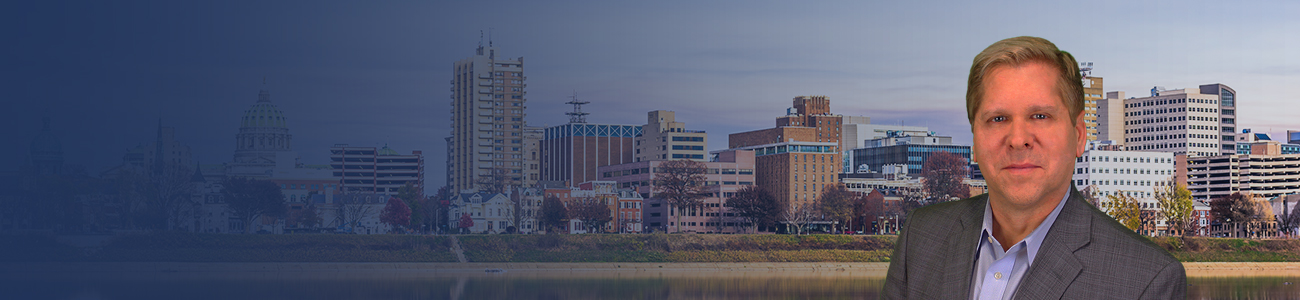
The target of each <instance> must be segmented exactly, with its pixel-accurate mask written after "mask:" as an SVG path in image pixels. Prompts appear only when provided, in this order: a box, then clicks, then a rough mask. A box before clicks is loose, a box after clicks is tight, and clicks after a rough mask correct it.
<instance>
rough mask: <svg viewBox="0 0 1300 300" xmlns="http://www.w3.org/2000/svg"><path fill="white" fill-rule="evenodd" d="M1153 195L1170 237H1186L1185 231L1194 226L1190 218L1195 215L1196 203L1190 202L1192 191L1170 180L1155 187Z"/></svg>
mask: <svg viewBox="0 0 1300 300" xmlns="http://www.w3.org/2000/svg"><path fill="white" fill-rule="evenodd" d="M1154 194H1155V198H1156V207H1158V208H1159V209H1160V218H1163V219H1164V220H1165V228H1167V229H1168V231H1169V232H1170V234H1171V235H1173V234H1177V235H1178V236H1187V231H1188V230H1190V229H1191V226H1192V225H1193V224H1195V223H1194V222H1193V221H1192V217H1193V214H1194V213H1196V208H1195V205H1196V203H1195V202H1193V201H1192V191H1189V190H1187V186H1184V185H1182V184H1178V183H1177V182H1175V181H1174V180H1172V179H1170V180H1169V181H1166V182H1165V184H1164V185H1163V186H1159V187H1156V188H1155V193H1154Z"/></svg>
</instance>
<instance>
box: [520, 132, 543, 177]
mask: <svg viewBox="0 0 1300 300" xmlns="http://www.w3.org/2000/svg"><path fill="white" fill-rule="evenodd" d="M545 131H546V128H543V127H537V126H524V154H523V155H524V187H536V186H537V181H538V180H541V178H542V175H541V174H542V137H543V136H544V134H545Z"/></svg>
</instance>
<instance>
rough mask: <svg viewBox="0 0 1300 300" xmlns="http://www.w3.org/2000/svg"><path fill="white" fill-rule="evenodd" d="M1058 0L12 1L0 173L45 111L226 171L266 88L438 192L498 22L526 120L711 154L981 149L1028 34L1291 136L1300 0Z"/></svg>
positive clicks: (89, 132) (1127, 85) (101, 161)
mask: <svg viewBox="0 0 1300 300" xmlns="http://www.w3.org/2000/svg"><path fill="white" fill-rule="evenodd" d="M970 2H977V3H970ZM1048 2H1049V1H890V2H885V1H827V2H818V3H817V4H808V3H794V2H789V1H647V2H622V1H385V2H377V3H376V2H356V1H221V2H190V1H127V2H121V3H119V2H104V1H84V2H76V1H74V2H65V1H30V2H24V1H6V2H5V3H3V4H0V24H2V25H0V38H3V39H4V41H5V42H4V43H3V44H4V45H3V46H0V51H2V52H0V54H3V56H0V85H3V86H2V87H3V88H0V99H3V101H2V103H3V104H0V105H2V106H0V125H3V127H0V128H4V129H3V130H4V136H3V140H5V141H6V142H7V143H9V144H10V145H11V146H10V147H0V148H3V149H4V150H3V151H5V152H4V153H0V157H3V159H0V173H5V172H13V170H16V169H17V168H18V166H19V165H20V164H21V163H22V162H23V160H24V159H25V158H26V157H27V151H28V150H27V147H28V145H29V144H30V143H31V140H32V138H33V137H35V136H36V134H37V133H38V132H39V131H40V128H41V123H40V118H41V117H42V116H49V117H50V118H51V121H52V129H53V132H54V133H55V134H56V136H58V137H59V138H60V140H61V141H62V143H63V148H64V153H65V157H66V158H65V160H66V161H67V162H68V163H70V164H78V165H82V166H85V167H86V169H87V170H88V171H89V172H90V173H91V174H92V175H93V174H98V173H99V172H102V171H103V170H106V169H108V168H111V167H113V166H116V165H118V164H120V163H121V158H122V155H123V154H125V152H126V150H127V149H128V148H131V147H134V146H136V145H140V144H142V143H147V142H149V141H150V140H151V139H152V138H153V136H154V133H155V126H157V124H158V122H159V121H160V120H161V122H162V124H163V125H164V126H169V127H175V128H176V135H177V139H178V140H180V141H181V142H183V143H186V144H188V145H189V146H190V147H191V148H192V152H193V155H194V159H195V160H196V161H198V162H200V163H203V164H219V163H223V162H228V161H230V160H231V158H232V155H233V153H234V142H235V141H234V137H235V134H236V132H237V131H238V128H239V118H240V117H241V116H242V115H243V111H244V110H245V109H247V108H249V107H250V106H252V105H253V104H254V103H255V102H256V101H257V93H258V90H261V89H267V90H269V91H270V93H271V99H272V102H273V103H275V104H276V105H277V106H278V107H279V108H280V109H281V110H282V111H284V113H285V114H286V116H287V118H288V122H289V123H288V124H289V128H290V133H291V134H293V141H294V142H293V143H294V150H295V151H297V152H298V153H299V154H300V155H301V157H302V161H303V162H304V163H307V164H326V163H327V162H328V155H329V154H328V150H329V147H331V146H333V145H334V144H338V143H347V144H349V145H352V146H376V147H382V146H384V145H387V146H389V147H391V148H393V149H395V150H397V151H399V152H403V153H409V152H410V151H412V150H422V151H423V153H424V155H426V156H425V164H426V165H425V176H426V193H430V194H431V193H433V192H435V191H436V188H437V187H438V186H441V185H442V184H443V182H445V178H444V175H445V159H446V156H445V155H446V151H445V150H446V145H445V144H444V140H443V138H445V137H447V136H449V135H450V132H451V128H450V126H451V123H450V121H449V120H448V118H449V117H450V113H449V109H450V101H451V100H450V92H449V89H450V88H451V85H450V80H451V73H452V72H451V70H452V65H453V63H454V62H455V61H457V60H460V59H464V58H467V57H470V56H472V55H473V54H474V49H475V48H476V47H477V46H478V45H479V43H480V42H483V43H487V42H488V41H487V40H488V38H487V36H488V35H489V34H488V32H490V41H491V43H492V44H493V45H494V46H496V47H498V48H499V50H500V51H501V52H500V53H501V54H503V55H504V56H506V57H524V73H525V75H526V76H527V77H528V79H527V81H526V82H525V83H526V84H527V88H526V89H525V91H526V92H527V96H526V97H525V99H526V110H525V113H526V114H527V117H526V118H525V121H526V122H528V123H529V124H530V125H535V126H553V125H559V124H563V123H565V122H567V120H568V119H567V117H566V116H565V115H564V112H565V111H568V110H571V109H572V107H571V106H567V105H565V104H563V103H564V102H567V101H568V100H569V96H572V95H576V96H577V97H578V98H579V99H582V100H586V101H590V102H591V104H589V105H587V106H585V107H584V110H585V111H587V112H589V113H591V115H590V116H589V117H588V121H589V122H590V123H604V124H628V125H640V124H641V123H643V122H644V121H643V120H644V119H645V114H646V112H648V111H651V110H661V109H662V110H672V111H676V112H677V118H678V121H680V122H685V123H686V126H687V127H688V129H693V130H705V131H707V132H708V133H709V150H720V149H724V148H726V145H727V135H728V134H731V133H737V132H743V131H749V130H756V129H763V128H770V127H772V126H773V125H774V124H775V121H774V120H775V118H776V117H778V116H781V115H783V114H784V112H785V109H786V108H787V107H790V106H791V99H792V98H794V97H796V96H805V95H825V96H828V97H830V99H831V109H832V112H834V113H838V114H842V115H851V116H868V117H871V118H872V123H880V124H905V125H909V126H928V127H930V129H931V130H932V131H936V132H938V133H939V134H940V135H948V136H952V137H954V142H955V143H958V144H966V145H969V144H970V140H971V134H970V127H969V124H968V123H967V122H966V119H965V113H964V109H965V107H964V97H965V91H966V88H965V82H966V77H967V75H968V74H967V73H968V71H969V68H970V63H971V60H972V59H973V57H974V56H975V54H976V53H978V52H979V51H980V50H982V49H983V48H984V47H987V46H988V45H989V44H992V43H993V42H995V41H997V40H1000V39H1003V38H1008V37H1014V36H1021V35H1030V36H1039V37H1043V38H1046V39H1048V40H1051V41H1053V42H1054V43H1055V44H1056V45H1057V46H1058V47H1060V48H1061V49H1063V50H1066V51H1069V52H1070V53H1072V54H1073V55H1074V56H1075V57H1076V58H1077V59H1078V60H1080V61H1087V62H1093V63H1094V64H1095V67H1094V71H1093V75H1094V76H1098V77H1103V78H1104V79H1105V86H1104V89H1105V90H1106V91H1125V92H1126V93H1127V95H1128V96H1130V97H1132V96H1137V97H1141V96H1145V95H1147V94H1148V93H1149V90H1150V89H1151V88H1152V87H1153V86H1162V87H1166V88H1195V87H1197V86H1198V85H1201V84H1209V83H1223V84H1226V85H1228V86H1231V87H1232V88H1234V89H1235V90H1236V91H1237V92H1238V96H1237V99H1238V109H1237V111H1238V112H1237V114H1238V119H1239V123H1240V124H1241V126H1239V128H1251V129H1254V131H1256V132H1261V131H1262V132H1268V133H1271V134H1273V137H1274V139H1285V137H1284V136H1283V135H1282V133H1283V132H1285V131H1286V130H1288V129H1300V120H1297V118H1295V117H1294V114H1295V112H1296V111H1298V110H1297V108H1300V94H1298V93H1295V92H1294V91H1295V89H1294V87H1295V86H1297V84H1300V58H1297V56H1296V54H1298V53H1300V34H1297V32H1300V21H1296V20H1297V18H1295V16H1296V15H1300V4H1297V3H1296V2H1294V1H1290V2H1287V1H1237V2H1226V1H1105V0H1103V1H1068V2H1055V1H1052V2H1051V3H1048ZM1132 2H1141V3H1132ZM481 33H482V34H481Z"/></svg>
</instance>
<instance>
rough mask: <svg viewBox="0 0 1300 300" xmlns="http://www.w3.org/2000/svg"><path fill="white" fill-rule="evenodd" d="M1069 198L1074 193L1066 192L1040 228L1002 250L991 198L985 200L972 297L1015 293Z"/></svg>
mask: <svg viewBox="0 0 1300 300" xmlns="http://www.w3.org/2000/svg"><path fill="white" fill-rule="evenodd" d="M1069 198H1070V193H1069V192H1066V193H1065V197H1062V198H1061V202H1060V203H1057V204H1056V209H1053V210H1052V213H1051V214H1049V215H1047V219H1043V223H1042V224H1038V228H1035V229H1034V231H1033V232H1032V233H1030V234H1029V236H1027V237H1025V239H1024V240H1021V241H1020V242H1018V243H1016V244H1015V245H1014V246H1011V248H1008V249H1007V250H1006V251H1003V250H1002V244H1001V243H1000V242H999V241H998V240H997V238H994V237H993V211H991V210H990V209H989V204H988V202H985V203H984V227H983V228H984V229H983V230H982V232H983V233H982V234H981V235H980V244H979V246H978V248H976V249H975V257H976V259H975V270H974V274H973V275H974V276H972V278H973V280H974V282H972V283H973V284H971V287H972V291H971V299H978V300H997V299H1011V297H1012V296H1015V292H1016V287H1018V286H1020V281H1021V279H1023V278H1024V277H1025V272H1026V271H1028V270H1029V266H1030V265H1031V264H1033V263H1034V256H1036V255H1038V248H1039V247H1040V246H1042V245H1043V238H1046V237H1047V232H1048V231H1049V230H1051V229H1052V224H1053V223H1056V216H1057V215H1060V214H1061V208H1062V207H1065V201H1066V200H1067V199H1069Z"/></svg>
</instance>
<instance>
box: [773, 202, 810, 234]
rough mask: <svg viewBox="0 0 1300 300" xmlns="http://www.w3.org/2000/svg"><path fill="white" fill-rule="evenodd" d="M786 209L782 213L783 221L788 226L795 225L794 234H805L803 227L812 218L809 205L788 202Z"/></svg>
mask: <svg viewBox="0 0 1300 300" xmlns="http://www.w3.org/2000/svg"><path fill="white" fill-rule="evenodd" d="M787 202H788V204H787V205H786V209H785V211H784V212H782V213H781V219H782V221H784V222H785V223H786V226H790V225H794V228H795V231H794V234H800V233H803V225H804V223H806V222H808V219H809V218H811V217H812V212H811V209H810V208H809V207H808V205H807V204H801V203H795V202H793V201H787Z"/></svg>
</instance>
